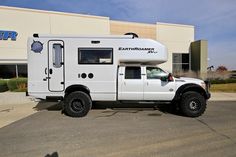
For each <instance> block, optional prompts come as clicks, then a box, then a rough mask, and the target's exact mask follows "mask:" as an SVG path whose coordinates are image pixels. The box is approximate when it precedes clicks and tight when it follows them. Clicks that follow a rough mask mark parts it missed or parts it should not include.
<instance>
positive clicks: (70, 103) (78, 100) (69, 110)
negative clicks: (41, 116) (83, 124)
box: [64, 91, 92, 117]
mask: <svg viewBox="0 0 236 157" xmlns="http://www.w3.org/2000/svg"><path fill="white" fill-rule="evenodd" d="M64 103H65V106H64V110H65V113H66V114H67V115H68V116H71V117H84V116H86V115H87V114H88V112H89V110H90V109H91V107H92V100H91V98H90V96H89V95H88V94H86V93H84V92H81V91H77V92H72V93H70V94H69V95H67V96H66V97H65V100H64Z"/></svg>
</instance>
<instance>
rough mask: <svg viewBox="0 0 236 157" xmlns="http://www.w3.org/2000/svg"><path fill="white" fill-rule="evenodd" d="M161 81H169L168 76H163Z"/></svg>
mask: <svg viewBox="0 0 236 157" xmlns="http://www.w3.org/2000/svg"><path fill="white" fill-rule="evenodd" d="M160 79H161V81H163V82H167V81H168V76H161V78H160Z"/></svg>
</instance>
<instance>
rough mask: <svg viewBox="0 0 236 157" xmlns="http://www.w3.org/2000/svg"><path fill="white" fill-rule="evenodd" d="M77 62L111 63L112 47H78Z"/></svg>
mask: <svg viewBox="0 0 236 157" xmlns="http://www.w3.org/2000/svg"><path fill="white" fill-rule="evenodd" d="M78 56H79V64H112V63H113V49H112V48H79V54H78Z"/></svg>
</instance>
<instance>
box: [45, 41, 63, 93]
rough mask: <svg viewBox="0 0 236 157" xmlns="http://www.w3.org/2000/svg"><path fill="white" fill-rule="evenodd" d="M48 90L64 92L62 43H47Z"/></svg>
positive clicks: (46, 70)
mask: <svg viewBox="0 0 236 157" xmlns="http://www.w3.org/2000/svg"><path fill="white" fill-rule="evenodd" d="M45 73H47V74H48V90H49V91H51V92H60V91H64V88H65V86H64V84H65V83H64V81H65V76H64V42H63V41H62V40H50V41H49V42H48V67H47V68H46V69H45Z"/></svg>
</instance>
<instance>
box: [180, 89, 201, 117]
mask: <svg viewBox="0 0 236 157" xmlns="http://www.w3.org/2000/svg"><path fill="white" fill-rule="evenodd" d="M180 110H181V112H182V113H183V114H184V115H185V116H188V117H199V116H201V115H202V114H203V113H204V112H205V110H206V99H205V98H204V96H203V95H201V94H200V93H197V92H194V91H189V92H186V93H184V94H183V96H182V99H181V101H180Z"/></svg>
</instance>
